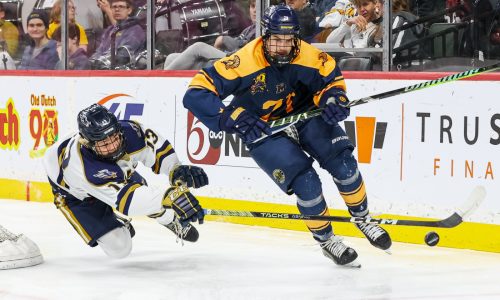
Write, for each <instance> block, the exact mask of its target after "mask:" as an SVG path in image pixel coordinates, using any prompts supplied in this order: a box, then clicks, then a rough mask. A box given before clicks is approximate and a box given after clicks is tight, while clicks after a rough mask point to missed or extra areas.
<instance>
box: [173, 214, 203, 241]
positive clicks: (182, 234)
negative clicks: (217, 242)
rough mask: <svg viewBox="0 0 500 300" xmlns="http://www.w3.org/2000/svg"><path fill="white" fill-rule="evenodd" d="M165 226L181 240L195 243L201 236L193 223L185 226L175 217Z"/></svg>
mask: <svg viewBox="0 0 500 300" xmlns="http://www.w3.org/2000/svg"><path fill="white" fill-rule="evenodd" d="M165 227H167V228H168V229H170V231H172V232H173V233H174V234H175V235H176V236H177V239H180V240H181V241H188V242H192V243H194V242H196V241H197V240H198V237H199V236H200V234H199V233H198V230H196V228H195V227H194V226H193V225H191V224H190V223H188V224H187V225H186V226H185V227H182V225H181V223H180V222H179V221H178V220H177V218H174V220H173V221H172V222H171V223H170V224H168V225H165Z"/></svg>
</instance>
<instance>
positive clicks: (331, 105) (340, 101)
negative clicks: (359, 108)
mask: <svg viewBox="0 0 500 300" xmlns="http://www.w3.org/2000/svg"><path fill="white" fill-rule="evenodd" d="M348 103H349V99H348V98H347V96H346V95H345V93H344V92H338V93H336V94H335V95H332V96H330V97H329V98H328V99H327V100H326V103H325V106H324V109H323V112H322V113H321V117H322V118H323V120H325V122H326V123H328V124H330V125H333V124H336V123H338V122H340V121H343V120H345V119H346V118H347V117H349V114H350V113H351V109H350V108H349V107H346V105H347V104H348Z"/></svg>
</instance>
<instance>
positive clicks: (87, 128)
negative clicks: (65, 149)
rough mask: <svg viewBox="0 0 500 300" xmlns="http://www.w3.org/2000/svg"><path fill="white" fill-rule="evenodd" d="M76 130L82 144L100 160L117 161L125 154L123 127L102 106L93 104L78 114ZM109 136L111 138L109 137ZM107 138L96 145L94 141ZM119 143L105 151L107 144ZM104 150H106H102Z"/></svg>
mask: <svg viewBox="0 0 500 300" xmlns="http://www.w3.org/2000/svg"><path fill="white" fill-rule="evenodd" d="M77 121H78V130H79V133H80V136H81V137H82V139H83V141H82V145H83V146H85V147H86V148H88V149H90V150H91V151H92V152H93V153H94V154H95V155H96V156H97V158H99V159H101V160H108V161H117V160H119V159H120V158H121V157H122V156H123V155H125V149H126V141H125V137H124V135H123V129H122V126H121V125H120V123H119V122H118V119H117V118H116V116H115V115H114V114H112V113H111V112H109V111H108V110H107V109H106V108H105V107H104V106H102V105H99V104H93V105H91V106H89V107H87V108H85V109H83V110H82V111H80V113H79V114H78V118H77ZM109 138H111V139H109ZM106 139H109V142H107V143H106V144H103V145H101V146H100V147H96V143H98V142H101V141H104V140H106ZM116 139H119V141H118V142H119V145H118V146H117V147H116V150H115V151H113V152H110V153H105V152H107V150H108V147H109V145H112V144H113V143H116V142H117V140H116ZM104 150H106V151H104Z"/></svg>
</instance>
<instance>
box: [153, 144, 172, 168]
mask: <svg viewBox="0 0 500 300" xmlns="http://www.w3.org/2000/svg"><path fill="white" fill-rule="evenodd" d="M174 152H175V151H174V148H173V147H172V145H171V144H170V143H169V142H168V141H167V142H165V144H163V146H161V147H160V148H159V149H158V150H157V151H156V159H155V163H154V165H153V172H155V173H156V174H159V173H160V167H161V163H162V162H163V160H164V159H165V158H166V157H167V156H169V155H170V154H172V153H174Z"/></svg>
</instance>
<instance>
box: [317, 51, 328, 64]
mask: <svg viewBox="0 0 500 300" xmlns="http://www.w3.org/2000/svg"><path fill="white" fill-rule="evenodd" d="M318 59H319V60H320V61H321V66H323V67H324V66H325V63H326V62H327V61H328V54H326V53H325V52H321V53H320V54H318Z"/></svg>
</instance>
